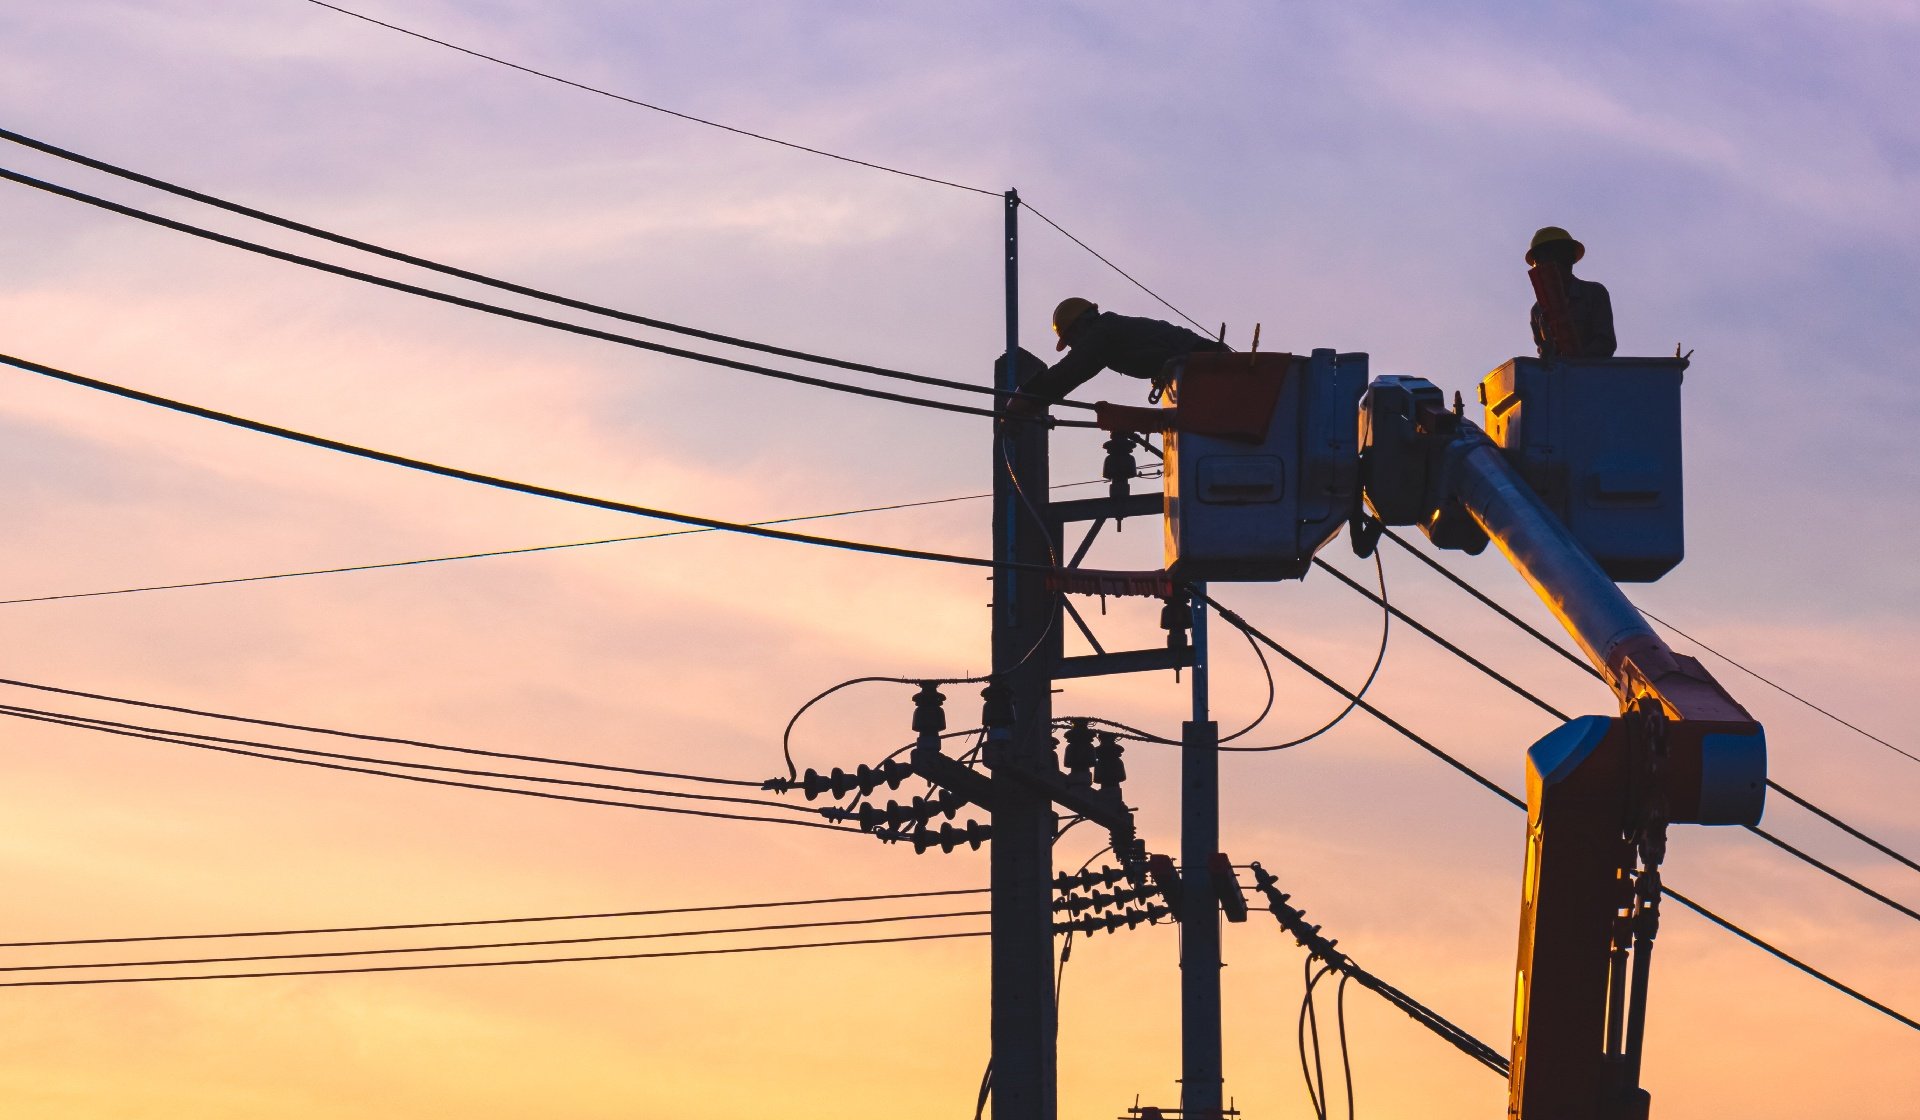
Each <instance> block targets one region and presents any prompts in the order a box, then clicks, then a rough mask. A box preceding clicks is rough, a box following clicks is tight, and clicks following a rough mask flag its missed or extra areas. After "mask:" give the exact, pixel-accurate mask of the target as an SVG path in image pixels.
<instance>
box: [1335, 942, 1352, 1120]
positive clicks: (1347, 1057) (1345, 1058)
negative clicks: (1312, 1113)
mask: <svg viewBox="0 0 1920 1120" xmlns="http://www.w3.org/2000/svg"><path fill="white" fill-rule="evenodd" d="M1351 979H1353V977H1352V976H1349V975H1348V974H1346V973H1344V972H1343V973H1341V974H1340V985H1339V986H1338V987H1336V988H1335V989H1334V991H1333V1008H1334V1016H1335V1017H1336V1018H1337V1019H1338V1020H1339V1022H1340V1076H1341V1077H1342V1078H1343V1079H1344V1080H1345V1081H1346V1084H1347V1120H1353V1054H1352V1052H1351V1051H1349V1050H1348V1049H1347V981H1349V980H1351Z"/></svg>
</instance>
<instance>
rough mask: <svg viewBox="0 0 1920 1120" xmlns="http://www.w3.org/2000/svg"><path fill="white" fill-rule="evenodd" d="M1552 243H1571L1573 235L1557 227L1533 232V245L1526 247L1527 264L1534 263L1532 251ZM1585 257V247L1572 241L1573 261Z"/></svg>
mask: <svg viewBox="0 0 1920 1120" xmlns="http://www.w3.org/2000/svg"><path fill="white" fill-rule="evenodd" d="M1554 241H1573V235H1572V234H1571V233H1568V232H1567V231H1566V230H1564V229H1561V228H1560V227H1559V226H1541V227H1540V228H1539V229H1538V230H1536V231H1535V232H1534V235H1533V244H1531V245H1528V246H1527V263H1528V264H1532V263H1534V261H1533V251H1534V250H1535V249H1538V248H1539V247H1540V246H1542V245H1546V244H1549V243H1551V242H1554ZM1586 255H1587V247H1586V246H1585V245H1582V244H1580V243H1579V242H1578V241H1573V259H1574V260H1576V261H1577V260H1579V259H1580V258H1581V257H1584V256H1586Z"/></svg>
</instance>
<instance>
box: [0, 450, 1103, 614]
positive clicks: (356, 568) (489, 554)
mask: <svg viewBox="0 0 1920 1120" xmlns="http://www.w3.org/2000/svg"><path fill="white" fill-rule="evenodd" d="M1104 484H1105V480H1103V479H1095V480H1093V481H1091V482H1063V483H1061V484H1059V485H1058V486H1055V487H1053V489H1055V490H1069V489H1072V488H1074V487H1079V486H1100V485H1104ZM989 497H992V495H991V494H961V495H958V496H956V497H952V498H931V499H928V500H926V501H920V502H895V503H893V504H891V505H884V506H864V507H862V508H860V509H843V510H835V511H834V512H832V513H807V514H801V515H799V516H797V517H774V518H768V519H766V520H764V521H749V522H746V524H749V525H756V526H766V525H791V524H793V523H794V522H798V521H824V520H827V519H828V518H833V517H853V516H856V515H858V514H865V513H887V512H890V511H893V510H901V509H920V508H923V507H925V506H938V505H947V504H949V503H952V502H970V501H977V500H979V499H981V498H989ZM715 531H716V530H713V529H665V530H662V531H661V532H658V533H640V534H637V535H634V536H624V537H601V538H599V539H596V540H590V541H568V542H566V543H563V544H536V545H530V546H527V547H525V548H499V549H492V550H489V551H486V552H462V553H459V554H457V555H453V556H428V557H423V558H419V559H414V560H388V561H383V562H380V563H375V564H348V565H345V566H342V567H337V568H307V569H303V570H301V571H297V572H275V573H272V574H270V575H258V576H232V577H228V578H225V579H200V580H191V581H188V582H186V583H159V584H146V585H142V586H139V587H119V588H113V589H111V590H107V591H72V592H67V593H65V594H60V595H33V596H28V597H26V598H21V599H0V607H6V606H14V605H17V604H22V603H53V602H59V601H62V600H66V599H99V598H104V597H106V596H110V595H137V594H141V593H144V592H148V591H183V590H187V589H189V588H195V587H225V586H228V585H232V584H240V583H262V582H265V581H267V580H279V579H297V578H300V577H302V576H331V575H342V574H345V573H348V572H372V571H379V570H381V569H385V568H412V567H419V566H421V565H424V564H446V563H451V562H453V561H458V560H487V559H491V558H493V557H496V556H524V555H527V554H529V553H535V552H557V551H560V550H562V549H569V548H593V547H596V546H598V545H606V544H627V543H631V542H633V541H652V540H662V539H664V538H667V537H685V536H692V535H695V534H699V533H712V532H715Z"/></svg>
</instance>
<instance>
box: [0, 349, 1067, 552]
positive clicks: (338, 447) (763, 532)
mask: <svg viewBox="0 0 1920 1120" xmlns="http://www.w3.org/2000/svg"><path fill="white" fill-rule="evenodd" d="M0 363H3V364H6V365H10V366H13V367H15V368H16V369H21V370H25V371H26V372H28V373H35V374H39V375H40V376H42V377H50V378H53V379H54V380H57V381H65V382H67V383H68V384H71V385H78V386H81V387H82V388H86V389H93V390H95V391H98V392H102V393H109V394H111V395H113V396H116V397H122V398H124V399H126V400H131V401H139V402H140V403H142V404H149V405H153V406H154V407H156V408H164V409H167V410H169V411H172V412H179V413H184V414H186V415H188V416H198V417H200V418H201V419H203V420H212V421H214V422H215V423H219V424H226V425H229V426H231V427H236V428H245V429H246V430H248V431H252V432H258V433H260V434H262V435H269V436H276V437H278V438H280V439H285V440H291V441H293V442H295V443H304V444H306V445H308V446H309V447H318V448H321V449H323V450H327V451H336V452H339V453H341V454H343V455H352V456H355V457H357V458H361V459H369V460H372V461H374V462H376V463H386V464H388V465H389V466H395V467H405V468H406V469H408V470H414V471H420V472H422V473H424V474H435V475H439V476H441V477H442V478H451V479H457V480H459V481H461V482H471V483H476V484H478V485H481V486H491V487H493V488H495V489H499V490H508V491H512V492H514V493H518V494H527V495H531V496H533V497H536V498H547V499H550V500H552V501H557V502H566V503H568V504H570V505H577V506H586V507H588V508H590V509H603V510H608V511H610V512H613V513H628V514H633V515H635V516H638V517H651V518H654V519H655V520H659V521H671V522H675V523H677V524H681V525H695V526H699V527H701V528H706V529H718V530H721V531H723V532H728V533H740V534H743V535H745V536H751V537H764V538H766V539H768V540H776V541H789V542H793V543H796V544H812V545H821V546H823V547H827V548H839V549H845V550H847V551H850V552H864V553H868V554H871V555H875V556H895V557H899V558H902V559H907V560H929V561H932V562H934V563H940V564H957V565H961V566H964V567H970V568H993V567H1010V568H1016V569H1019V570H1023V571H1051V570H1052V569H1050V568H1049V567H1048V566H1047V565H1044V564H1020V563H1016V562H1013V561H994V560H988V559H984V558H982V557H978V556H957V555H954V554H953V553H947V552H931V551H928V550H925V549H917V548H901V547H898V546H896V545H885V544H870V543H867V542H863V541H849V540H842V539H839V538H836V537H817V536H811V535H809V534H806V533H794V532H789V531H787V530H784V529H771V528H767V527H764V526H758V525H748V524H745V523H743V522H738V521H722V520H720V519H718V518H713V517H700V516H697V515H694V514H689V513H674V512H672V511H671V510H663V509H654V508H652V507H649V506H641V505H634V504H632V503H630V502H616V501H612V500H610V499H607V498H594V497H589V496H588V495H585V494H576V493H573V492H571V491H567V490H557V489H554V488H553V487H549V486H535V485H533V484H531V483H526V482H515V481H513V480H511V479H506V478H500V477H498V476H495V475H487V474H481V473H479V472H478V471H469V470H462V469H460V468H458V467H447V466H441V465H440V464H437V463H429V462H427V461H425V460H423V459H411V458H408V457H407V456H404V455H395V454H392V453H390V452H386V451H376V450H373V449H372V448H367V447H360V446H357V445H354V444H351V443H343V442H341V441H340V440H334V439H328V438H326V437H324V436H315V435H308V434H307V433H305V432H297V431H294V430H293V429H291V428H282V427H280V426H278V425H275V424H265V423H262V422H260V421H258V420H248V419H246V418H244V417H241V416H235V415H233V414H232V413H227V412H220V411H217V410H215V409H211V408H202V407H200V406H199V405H193V404H187V403H185V402H183V401H176V400H172V399H170V398H167V397H162V396H158V395H156V394H153V393H146V392H142V391H141V390H138V389H130V388H127V387H126V386H124V385H115V384H113V383H112V382H108V381H100V380H97V379H95V378H91V377H83V376H81V375H80V374H77V373H69V372H67V371H66V370H61V369H56V368H54V367H52V366H47V365H41V364H40V363H38V362H30V361H28V360H26V359H25V358H16V357H13V356H11V355H6V354H0Z"/></svg>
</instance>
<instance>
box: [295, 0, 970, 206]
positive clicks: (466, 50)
mask: <svg viewBox="0 0 1920 1120" xmlns="http://www.w3.org/2000/svg"><path fill="white" fill-rule="evenodd" d="M307 2H308V3H310V4H313V5H314V6H316V7H320V8H326V9H327V10H329V11H334V12H338V13H340V14H341V15H343V16H350V17H352V18H354V19H357V20H361V21H362V22H365V23H370V24H373V25H374V26H376V27H384V28H386V29H387V30H389V31H397V32H399V33H400V34H402V35H407V36H410V37H412V38H415V39H419V40H421V41H422V42H427V43H432V44H434V45H435V46H439V47H445V48H447V49H448V50H452V51H458V52H460V53H461V54H464V55H467V56H468V57H470V58H477V59H480V60H481V61H483V62H491V63H493V64H495V65H497V66H505V67H506V68H508V69H509V70H518V71H519V72H521V73H522V74H528V75H531V76H533V77H536V78H545V79H546V80H547V81H550V82H558V83H559V84H561V85H563V86H571V87H572V88H574V89H577V90H581V91H583V92H586V93H592V94H597V95H599V96H601V97H608V98H612V99H613V100H615V101H621V102H625V103H626V104H628V105H633V106H637V107H639V108H641V109H650V110H652V111H653V112H656V113H664V114H666V115H667V116H669V117H678V118H679V119H681V120H683V121H691V122H692V123H694V124H702V125H706V126H707V127H708V128H717V129H720V130H721V131H722V132H731V133H733V134H734V135H736V136H745V137H747V138H749V139H752V140H763V141H765V142H767V143H769V144H778V145H779V146H780V147H783V148H792V149H793V150H795V151H799V152H806V153H808V154H810V155H816V156H825V157H826V158H828V159H834V160H839V161H840V162H841V163H851V164H854V165H856V166H859V167H866V168H871V169H873V170H875V171H884V172H886V173H887V174H889V175H900V176H903V177H905V178H908V179H918V180H920V181H921V182H924V183H934V184H937V185H939V186H942V187H952V188H953V189H955V190H961V191H969V192H971V193H973V194H984V195H987V196H989V197H992V198H999V197H1000V192H999V191H990V190H987V189H985V188H984V187H970V186H968V185H967V184H965V183H955V182H952V181H950V180H947V179H936V178H934V177H933V176H931V175H921V174H919V173H917V172H913V171H902V170H901V169H900V168H898V167H888V166H887V165H886V164H883V163H870V162H868V161H867V160H864V159H855V158H853V157H852V156H843V155H840V154H838V153H836V152H829V151H827V150H825V149H823V148H810V147H808V146H807V145H805V144H796V143H794V142H793V141H791V140H781V139H779V138H778V137H774V136H766V135H763V134H761V133H758V132H749V131H747V130H746V129H744V128H736V127H734V126H733V125H730V124H721V123H720V122H719V121H711V120H708V119H706V118H705V117H696V116H694V115H692V114H691V113H682V112H678V111H676V110H673V109H667V108H664V107H662V106H659V105H655V104H653V103H651V102H647V101H641V100H639V99H638V98H633V97H628V96H627V95H625V94H621V93H614V92H612V91H611V90H605V89H601V88H599V87H597V86H590V85H587V84H586V83H584V82H576V81H574V80H573V79H571V78H563V77H560V76H559V75H557V74H549V73H547V72H546V71H544V70H535V69H534V68H533V67H531V66H523V65H521V64H520V63H518V62H509V61H508V60H506V59H504V58H498V57H496V56H494V55H490V54H484V53H482V52H480V51H477V50H474V49H473V48H471V47H463V46H461V45H459V44H458V43H450V42H448V41H447V40H445V39H436V38H434V37H433V36H431V35H427V34H425V33H423V32H419V31H414V30H412V29H410V28H406V27H401V26H400V25H399V24H394V23H388V22H386V21H385V20H378V19H375V18H373V17H372V16H367V15H361V14H360V13H359V12H355V11H350V10H348V9H346V8H342V7H340V6H338V5H336V4H329V3H327V2H326V0H307Z"/></svg>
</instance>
